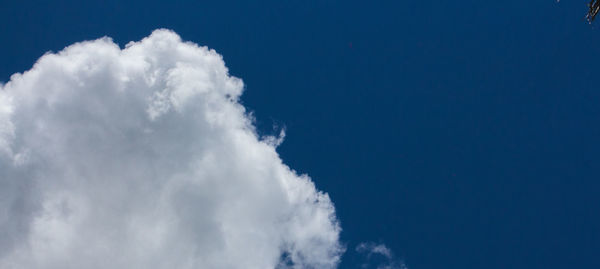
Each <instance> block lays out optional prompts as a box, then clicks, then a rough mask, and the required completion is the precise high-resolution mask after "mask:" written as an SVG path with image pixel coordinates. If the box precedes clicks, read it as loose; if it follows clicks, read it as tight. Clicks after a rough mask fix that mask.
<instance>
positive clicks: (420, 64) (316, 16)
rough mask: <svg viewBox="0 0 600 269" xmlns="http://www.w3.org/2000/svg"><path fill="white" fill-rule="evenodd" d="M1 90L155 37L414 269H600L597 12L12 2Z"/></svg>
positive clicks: (351, 243) (530, 7)
mask: <svg viewBox="0 0 600 269" xmlns="http://www.w3.org/2000/svg"><path fill="white" fill-rule="evenodd" d="M5 2H6V3H2V5H1V7H0V24H1V25H3V27H1V28H0V44H2V50H0V59H2V61H1V62H2V64H1V65H0V81H4V82H6V81H8V79H9V77H10V75H11V74H13V73H15V72H22V71H24V70H28V69H30V68H31V66H32V64H33V63H34V62H35V61H36V59H38V58H39V57H40V56H41V55H43V54H44V53H45V52H46V51H59V50H61V49H63V48H64V47H65V46H67V45H69V44H72V43H74V42H77V41H81V40H89V39H96V38H99V37H102V36H110V37H112V38H113V39H114V41H115V42H117V43H118V44H120V45H121V46H124V45H125V44H126V43H127V42H129V41H132V40H139V39H141V38H143V37H145V36H147V35H149V34H150V33H151V32H152V30H154V29H156V28H168V29H172V30H174V31H176V32H177V33H178V34H179V35H180V36H181V37H182V38H183V39H184V40H189V41H192V42H195V43H198V44H201V45H206V46H208V47H210V48H213V49H215V50H216V51H217V52H218V53H220V54H221V55H223V57H224V60H225V63H226V65H227V67H228V68H229V70H230V73H231V74H232V75H235V76H237V77H240V78H242V79H243V80H244V83H245V85H246V91H245V92H244V94H243V96H242V97H241V101H242V103H243V104H244V105H245V106H246V107H247V108H249V109H250V110H252V111H253V113H254V115H255V116H256V119H257V123H256V124H257V126H258V128H259V131H260V132H261V133H263V134H273V133H277V132H278V130H274V129H273V126H276V129H277V128H281V127H285V128H286V131H287V136H286V139H285V142H284V143H283V144H282V145H281V146H280V147H279V148H278V152H279V153H280V155H281V158H282V159H283V161H284V162H285V163H286V164H288V165H289V166H290V167H292V168H294V169H296V170H297V171H299V172H301V173H308V174H309V175H310V176H311V177H312V179H313V180H314V182H315V184H316V186H317V187H318V189H320V190H323V191H325V192H327V193H329V195H330V197H331V199H332V201H333V202H334V204H335V206H336V212H337V216H338V218H339V220H340V221H341V225H342V229H343V231H342V234H341V240H342V242H343V243H345V244H347V246H348V251H347V253H346V254H345V256H344V257H343V259H342V263H341V265H340V268H358V266H359V264H361V263H362V262H363V259H364V257H362V256H361V255H360V254H359V253H357V252H355V251H354V250H353V249H354V247H355V246H356V245H358V244H359V243H361V242H369V241H373V242H376V243H384V244H385V245H386V246H388V247H389V248H390V249H391V250H392V251H393V252H394V253H395V255H396V256H397V257H399V259H402V260H404V261H405V263H406V265H407V266H408V267H409V268H411V269H429V268H431V269H438V268H450V269H452V268H460V269H468V268H490V269H494V268H523V269H525V268H527V269H530V268H600V260H598V259H597V255H598V250H600V232H599V227H600V215H599V212H600V181H599V179H600V157H599V156H600V155H599V154H598V153H599V152H600V141H599V138H600V124H599V122H600V91H598V89H600V86H599V85H600V84H599V82H598V80H597V78H598V63H600V31H599V29H598V27H599V26H598V25H597V24H596V25H588V24H587V23H586V22H585V21H584V16H585V12H586V4H587V3H586V2H587V1H562V2H560V3H556V2H554V1H550V0H548V1H539V0H535V1H502V2H494V1H328V0H323V1H257V2H249V1H211V2H207V1H171V2H169V3H167V2H165V1H128V2H127V3H123V1H97V2H93V1H55V2H52V3H50V2H49V1H32V2H27V3H24V2H19V1H12V2H8V1H5Z"/></svg>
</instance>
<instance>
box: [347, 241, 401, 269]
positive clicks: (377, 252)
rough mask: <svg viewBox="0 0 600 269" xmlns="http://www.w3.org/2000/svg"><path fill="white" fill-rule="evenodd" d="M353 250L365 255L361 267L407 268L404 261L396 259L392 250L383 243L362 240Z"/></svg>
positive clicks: (382, 268) (380, 268)
mask: <svg viewBox="0 0 600 269" xmlns="http://www.w3.org/2000/svg"><path fill="white" fill-rule="evenodd" d="M355 250H356V252H358V253H360V254H363V255H365V258H366V259H365V262H364V263H363V264H362V268H377V269H407V267H406V266H405V265H404V263H402V262H400V261H397V260H396V258H395V257H394V254H393V253H392V251H391V250H390V249H389V248H388V247H386V246H385V245H384V244H375V243H373V242H364V243H360V244H359V245H358V246H356V248H355Z"/></svg>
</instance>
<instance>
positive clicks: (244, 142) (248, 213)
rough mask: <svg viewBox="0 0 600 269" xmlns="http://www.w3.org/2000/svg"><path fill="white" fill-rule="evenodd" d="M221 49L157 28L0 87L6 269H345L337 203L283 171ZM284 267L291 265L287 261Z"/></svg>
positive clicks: (87, 47) (60, 59)
mask: <svg viewBox="0 0 600 269" xmlns="http://www.w3.org/2000/svg"><path fill="white" fill-rule="evenodd" d="M242 90H243V83H242V81H241V80H240V79H237V78H235V77H231V76H229V75H228V70H227V68H226V67H225V65H224V62H223V60H222V57H221V56H220V55H219V54H217V53H216V52H215V51H213V50H209V49H207V48H206V47H199V46H197V45H196V44H193V43H189V42H182V41H181V40H180V38H179V36H177V35H176V34H175V33H173V32H171V31H168V30H157V31H155V32H153V33H152V35H150V36H149V37H147V38H145V39H143V40H142V41H140V42H135V43H133V42H132V43H129V44H127V46H126V47H125V48H124V49H120V48H119V47H118V46H117V45H116V44H114V43H113V42H112V40H111V39H109V38H102V39H98V40H94V41H89V42H82V43H77V44H74V45H71V46H69V47H67V48H65V49H64V50H63V51H61V52H59V53H56V54H46V55H44V56H43V57H42V58H40V59H39V60H38V62H37V63H36V64H35V65H34V67H33V68H32V69H31V70H29V71H27V72H25V73H23V74H15V75H13V76H12V77H11V79H10V81H9V82H7V83H6V84H4V85H3V86H2V87H1V88H0V268H15V269H20V268H27V269H36V268H45V269H52V268H61V269H62V268H67V269H68V268H88V269H94V268H117V269H118V268H145V269H146V268H150V269H153V268H275V267H280V268H282V267H286V265H284V264H290V260H291V261H292V262H293V264H294V265H293V266H294V268H334V267H336V266H337V264H338V262H339V257H340V255H341V252H342V251H343V250H342V247H341V246H340V244H339V233H340V227H339V224H338V221H337V220H336V217H335V212H334V207H333V204H332V202H331V201H330V199H329V197H328V196H327V194H324V193H322V192H319V191H317V190H316V189H315V186H314V184H313V182H312V181H311V180H310V178H308V177H307V176H305V175H297V174H296V173H295V172H294V171H293V170H290V168H288V167H287V166H286V165H285V164H283V163H282V161H281V159H280V158H279V156H278V154H277V153H276V151H275V147H276V146H277V145H279V144H280V143H281V139H282V138H283V133H282V134H281V135H280V137H279V138H276V137H268V138H266V139H261V138H260V137H258V135H257V134H256V132H255V130H254V127H253V125H252V124H253V123H252V120H251V117H250V116H249V115H248V114H247V113H246V111H245V109H244V107H243V106H242V105H240V103H239V102H238V99H239V97H240V95H241V93H242ZM282 257H286V258H285V259H283V258H282Z"/></svg>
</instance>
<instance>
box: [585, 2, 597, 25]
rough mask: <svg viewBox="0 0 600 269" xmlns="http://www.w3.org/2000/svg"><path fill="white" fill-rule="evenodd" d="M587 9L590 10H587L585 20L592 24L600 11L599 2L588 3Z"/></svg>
mask: <svg viewBox="0 0 600 269" xmlns="http://www.w3.org/2000/svg"><path fill="white" fill-rule="evenodd" d="M588 7H589V8H590V9H589V10H588V14H587V15H586V16H585V18H586V19H587V20H588V21H589V22H590V23H592V22H593V21H594V19H596V15H598V12H599V11H600V0H592V1H590V3H589V4H588Z"/></svg>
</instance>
